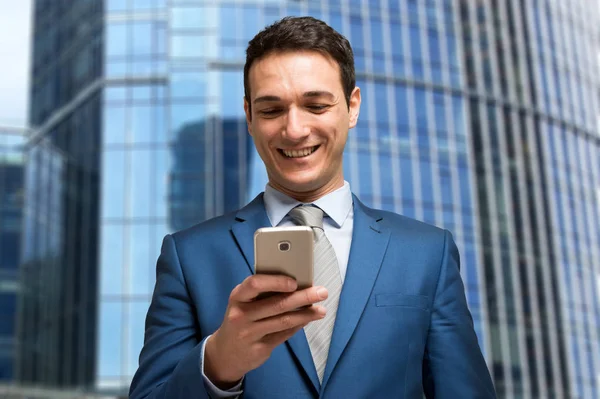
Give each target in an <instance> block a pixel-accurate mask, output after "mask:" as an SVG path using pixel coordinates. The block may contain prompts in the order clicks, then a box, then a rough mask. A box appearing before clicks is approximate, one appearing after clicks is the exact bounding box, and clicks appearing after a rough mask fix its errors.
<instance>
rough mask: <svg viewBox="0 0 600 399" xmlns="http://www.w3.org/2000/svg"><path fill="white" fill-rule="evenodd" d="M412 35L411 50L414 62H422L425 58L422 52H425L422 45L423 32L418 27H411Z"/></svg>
mask: <svg viewBox="0 0 600 399" xmlns="http://www.w3.org/2000/svg"><path fill="white" fill-rule="evenodd" d="M409 33H410V50H411V53H410V55H411V57H412V59H413V62H414V61H416V60H421V59H422V58H423V56H422V54H421V52H422V51H423V45H422V44H421V30H420V29H419V27H418V26H416V25H411V26H410V28H409Z"/></svg>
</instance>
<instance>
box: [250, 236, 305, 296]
mask: <svg viewBox="0 0 600 399" xmlns="http://www.w3.org/2000/svg"><path fill="white" fill-rule="evenodd" d="M313 234H314V233H313V230H312V228H310V227H308V226H292V227H264V228H261V229H258V230H256V232H255V233H254V271H255V272H256V274H259V273H264V274H283V275H286V276H289V277H291V278H293V279H295V280H296V281H297V282H298V289H303V288H308V287H311V286H312V285H313V242H314V239H313Z"/></svg>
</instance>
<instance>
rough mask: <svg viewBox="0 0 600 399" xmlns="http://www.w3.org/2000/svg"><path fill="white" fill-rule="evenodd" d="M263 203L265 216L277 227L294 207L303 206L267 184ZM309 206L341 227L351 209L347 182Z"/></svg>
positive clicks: (350, 194) (350, 196) (350, 193)
mask: <svg viewBox="0 0 600 399" xmlns="http://www.w3.org/2000/svg"><path fill="white" fill-rule="evenodd" d="M264 201H265V209H266V211H267V216H268V217H269V220H270V221H271V225H272V226H278V225H279V224H280V223H281V221H282V220H283V219H284V218H285V217H286V216H287V214H288V213H289V211H291V210H292V209H293V208H295V207H296V206H298V205H301V204H303V203H302V202H300V201H298V200H295V199H294V198H292V197H290V196H288V195H286V194H284V193H282V192H280V191H277V190H276V189H274V188H273V187H271V186H270V185H269V184H267V186H266V187H265V194H264ZM310 204H314V205H316V206H318V207H319V208H321V209H322V210H323V212H325V214H326V215H327V216H329V217H330V218H331V219H332V220H333V222H334V223H335V224H336V225H337V227H338V228H339V227H342V225H343V224H344V222H345V221H346V218H347V217H348V214H349V213H350V209H352V192H351V191H350V184H349V183H348V182H347V181H344V185H343V186H342V187H340V188H338V189H337V190H335V191H333V192H331V193H329V194H327V195H325V196H323V197H321V198H319V199H318V200H316V201H314V202H311V203H310Z"/></svg>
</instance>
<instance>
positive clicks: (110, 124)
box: [102, 106, 126, 144]
mask: <svg viewBox="0 0 600 399" xmlns="http://www.w3.org/2000/svg"><path fill="white" fill-rule="evenodd" d="M125 110H126V108H125V107H123V106H106V107H104V117H103V126H102V128H103V139H104V143H105V144H115V143H124V142H125V141H126V136H125V126H126V124H125Z"/></svg>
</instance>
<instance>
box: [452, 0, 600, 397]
mask: <svg viewBox="0 0 600 399" xmlns="http://www.w3.org/2000/svg"><path fill="white" fill-rule="evenodd" d="M459 3H460V15H461V21H462V23H461V27H462V35H463V48H464V57H465V61H464V62H465V66H466V73H467V75H466V77H467V87H466V89H467V90H468V99H469V115H470V131H471V140H472V143H473V155H474V157H473V162H474V169H475V171H476V176H477V178H476V180H477V186H478V190H477V207H478V219H479V226H480V229H479V237H480V240H481V244H482V249H483V257H482V265H483V270H484V272H483V280H484V286H483V287H482V288H484V289H485V292H486V293H487V295H486V299H485V306H486V307H487V315H488V319H487V320H486V325H488V326H489V328H488V331H489V337H487V338H488V339H489V342H490V346H489V350H488V353H487V354H488V364H489V365H490V368H491V370H492V373H493V377H494V381H495V384H496V389H497V391H498V394H499V396H500V397H534V398H548V397H552V398H562V397H568V398H595V397H599V396H600V391H599V389H600V368H599V366H600V365H599V360H600V347H599V341H598V333H599V331H600V329H599V328H598V327H599V326H600V324H598V323H599V322H600V319H599V318H598V307H599V304H600V302H599V300H600V296H599V295H600V285H598V283H597V281H598V280H599V279H600V257H598V251H599V250H600V242H599V241H598V229H599V227H600V218H599V217H598V211H599V207H598V204H599V202H598V201H599V199H600V197H599V192H598V187H599V185H600V180H599V179H598V159H600V125H599V119H598V116H599V115H600V103H599V98H600V97H599V96H598V93H599V92H600V79H599V78H598V75H597V74H596V73H594V70H597V68H598V63H597V62H598V59H597V55H598V54H599V53H600V43H599V42H598V37H599V26H600V19H599V14H598V12H597V11H598V7H597V4H592V3H591V2H588V1H572V2H569V3H568V4H567V3H565V2H559V1H549V0H533V1H517V0H509V1H499V0H488V1H480V2H472V1H469V0H464V1H460V2H459Z"/></svg>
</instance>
